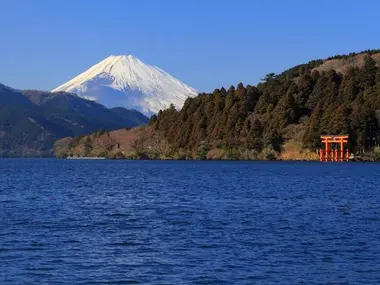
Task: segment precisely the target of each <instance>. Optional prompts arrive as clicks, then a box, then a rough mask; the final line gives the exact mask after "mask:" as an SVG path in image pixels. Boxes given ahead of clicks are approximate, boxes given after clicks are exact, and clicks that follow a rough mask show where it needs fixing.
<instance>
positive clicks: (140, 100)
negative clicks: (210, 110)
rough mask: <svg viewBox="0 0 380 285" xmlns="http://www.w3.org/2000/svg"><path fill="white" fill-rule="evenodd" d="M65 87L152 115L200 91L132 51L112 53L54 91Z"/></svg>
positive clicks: (100, 101) (104, 102)
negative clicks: (133, 53)
mask: <svg viewBox="0 0 380 285" xmlns="http://www.w3.org/2000/svg"><path fill="white" fill-rule="evenodd" d="M58 91H66V92H71V93H75V94H77V95H78V96H81V97H84V98H87V99H90V100H95V101H97V102H99V103H100V104H103V105H105V106H107V107H109V108H112V107H125V108H128V109H136V110H138V111H140V112H142V113H144V114H145V115H148V116H150V115H152V114H154V113H157V112H158V111H159V110H163V109H166V108H168V107H169V105H170V104H171V103H172V104H174V105H175V106H176V107H177V108H181V107H182V106H183V103H184V102H185V100H186V99H187V98H188V97H194V96H196V95H197V91H196V90H195V89H194V88H192V87H190V86H188V85H186V84H184V83H183V82H181V81H179V80H178V79H176V78H174V77H173V76H171V75H170V74H168V73H166V72H165V71H163V70H162V69H160V68H158V67H156V66H151V65H148V64H145V63H143V62H142V61H140V60H139V59H137V58H136V57H134V56H132V55H128V56H126V55H119V56H113V55H112V56H109V57H107V58H106V59H104V60H103V61H101V62H99V63H98V64H95V65H94V66H92V67H91V68H90V69H88V70H87V71H85V72H83V73H81V74H79V75H78V76H77V77H75V78H73V79H71V80H70V81H68V82H66V83H65V84H63V85H61V86H59V87H57V88H55V89H54V90H52V92H58Z"/></svg>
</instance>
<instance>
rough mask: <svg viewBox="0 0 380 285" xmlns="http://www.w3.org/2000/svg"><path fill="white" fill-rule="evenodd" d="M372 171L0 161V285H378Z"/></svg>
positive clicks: (379, 227)
mask: <svg viewBox="0 0 380 285" xmlns="http://www.w3.org/2000/svg"><path fill="white" fill-rule="evenodd" d="M379 175H380V164H361V163H330V164H329V163H291V162H186V161H80V160H74V161H73V160H71V161H70V160H54V159H29V160H27V159H3V160H0V284H218V285H219V284H228V285H231V284H276V285H277V284H380V176H379Z"/></svg>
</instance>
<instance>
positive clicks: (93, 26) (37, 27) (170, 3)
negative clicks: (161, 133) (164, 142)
mask: <svg viewBox="0 0 380 285" xmlns="http://www.w3.org/2000/svg"><path fill="white" fill-rule="evenodd" d="M378 11H380V1H377V0H361V1H350V0H318V1H308V0H302V1H301V0H289V1H285V0H276V1H274V0H272V1H269V0H256V1H255V0H230V1H223V0H191V1H190V0H33V1H31V0H0V27H1V33H0V59H1V60H0V82H1V83H4V84H7V85H10V86H12V87H15V88H22V89H25V88H29V89H43V90H49V89H52V88H54V87H57V86H58V85H60V84H62V83H64V82H66V81H67V80H69V79H70V78H72V77H74V76H76V75H77V74H79V73H81V72H82V71H84V70H86V69H87V68H88V67H90V66H92V65H93V64H95V63H97V62H99V61H100V60H102V59H104V58H105V57H107V56H109V55H111V54H133V55H135V56H136V57H138V58H140V59H141V60H142V61H144V62H146V63H149V64H152V65H156V66H158V67H160V68H162V69H164V70H165V71H167V72H169V73H170V74H172V75H174V76H176V77H178V78H179V79H181V80H182V81H184V82H186V83H188V84H189V85H191V86H193V87H194V88H196V89H198V90H200V91H212V90H213V89H215V88H218V87H221V86H226V87H228V86H230V85H231V84H237V83H238V82H243V83H244V84H257V83H258V82H259V80H260V78H263V77H264V76H265V74H267V73H269V72H275V73H278V72H281V71H283V70H285V69H287V68H290V67H292V66H294V65H297V64H300V63H304V62H308V61H309V60H312V59H317V58H325V57H328V56H331V55H335V54H343V53H349V52H354V51H361V50H364V49H372V48H380V36H379V33H380V32H379V27H380V17H379V12H378Z"/></svg>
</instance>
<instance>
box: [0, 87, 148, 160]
mask: <svg viewBox="0 0 380 285" xmlns="http://www.w3.org/2000/svg"><path fill="white" fill-rule="evenodd" d="M124 112H125V113H126V115H124V116H119V115H118V114H117V113H115V112H113V111H112V110H109V109H107V108H105V107H104V106H102V105H100V104H98V103H95V102H92V101H89V100H85V99H82V98H80V97H78V96H76V95H74V94H69V93H58V94H57V93H51V92H43V91H33V90H27V91H18V90H15V89H12V88H9V87H6V86H4V85H0V156H51V155H52V154H53V152H52V147H53V143H54V141H55V140H57V139H59V138H62V137H66V136H77V135H83V134H86V133H90V132H94V131H96V130H100V129H104V130H113V129H119V128H124V127H134V126H138V125H141V124H145V123H147V121H148V118H146V117H143V115H142V114H141V113H138V112H137V111H130V110H124ZM128 114H129V116H128Z"/></svg>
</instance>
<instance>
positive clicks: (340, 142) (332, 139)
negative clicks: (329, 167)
mask: <svg viewBox="0 0 380 285" xmlns="http://www.w3.org/2000/svg"><path fill="white" fill-rule="evenodd" d="M321 140H322V143H324V145H325V147H324V149H320V150H319V159H320V161H348V158H349V156H350V153H349V150H348V147H347V143H348V135H339V136H335V135H323V136H321Z"/></svg>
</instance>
